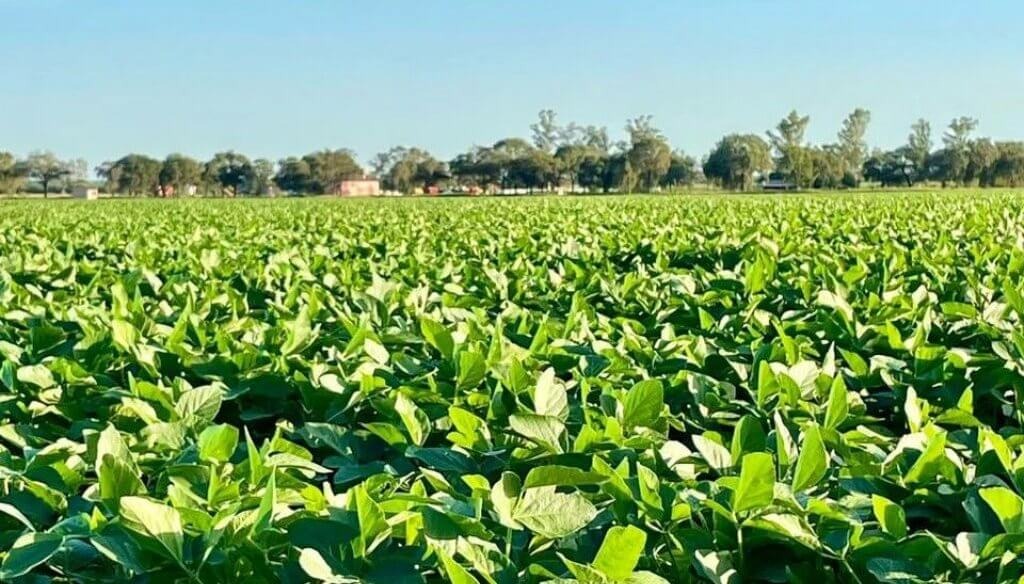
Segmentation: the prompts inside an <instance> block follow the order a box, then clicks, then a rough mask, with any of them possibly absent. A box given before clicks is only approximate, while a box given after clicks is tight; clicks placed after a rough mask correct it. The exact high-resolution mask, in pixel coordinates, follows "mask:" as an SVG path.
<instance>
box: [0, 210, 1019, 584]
mask: <svg viewBox="0 0 1024 584" xmlns="http://www.w3.org/2000/svg"><path fill="white" fill-rule="evenodd" d="M0 206H2V207H3V209H2V210H3V213H0V225H2V226H3V229H2V230H0V233H3V234H4V236H3V238H2V239H0V252H2V253H0V385H2V386H3V387H4V390H5V392H6V393H5V394H4V399H3V400H2V403H3V404H4V405H3V408H2V409H0V445H2V447H0V474H2V476H3V481H2V482H0V535H2V537H0V579H3V580H4V581H11V580H15V581H16V579H18V578H22V579H23V581H26V582H46V581H76V582H77V581H81V582H99V581H140V582H144V581H154V582H155V581H159V582H183V583H184V582H206V583H213V582H238V581H247V582H253V583H258V582H279V581H283V582H317V581H318V582H368V583H382V582H386V583H387V584H398V583H401V582H465V583H474V582H476V583H484V582H491V583H498V584H504V583H509V584H511V583H517V582H534V583H540V582H553V583H554V582H580V583H583V582H588V583H612V582H632V583H656V582H662V583H664V582H704V581H710V582H740V581H746V582H780V581H799V582H808V581H814V582H821V583H827V582H861V583H874V582H933V581H947V582H954V581H960V582H979V583H990V582H991V583H996V582H1000V583H1001V582H1015V581H1017V579H1018V578H1019V577H1020V576H1021V575H1022V573H1024V561H1022V560H1021V557H1022V555H1021V551H1022V549H1024V539H1022V534H1024V523H1022V520H1021V517H1022V509H1024V499H1022V497H1021V496H1022V492H1024V484H1022V477H1024V473H1022V470H1021V469H1022V468H1024V429H1022V420H1021V411H1022V409H1021V406H1022V405H1024V404H1022V403H1021V400H1022V396H1024V392H1022V388H1024V376H1022V375H1024V368H1022V363H1024V340H1022V338H1021V336H1020V328H1021V318H1022V317H1024V299H1022V293H1021V281H1022V280H1021V279H1022V277H1024V254H1022V252H1021V251H1020V249H1019V246H1018V245H1017V238H1018V237H1019V235H1018V234H1019V233H1020V229H1021V226H1022V225H1024V199H1022V198H1021V197H1020V196H1019V195H1012V194H1007V193H993V194H982V193H980V192H976V193H968V194H958V195H920V194H918V195H911V194H898V195H881V196H851V197H846V198H843V199H835V198H820V197H802V196H796V197H793V196H789V197H759V198H737V199H729V198H722V197H715V198H700V197H687V198H640V197H608V198H602V199H589V200H583V199H577V198H571V199H565V198H562V199H550V198H546V199H536V200H515V201H509V200H501V199H482V200H472V199H461V200H424V201H390V200H376V201H339V200H336V201H315V202H314V201H302V200H278V201H255V200H253V201H194V200H185V201H167V202H162V203H155V202H153V203H147V202H127V201H102V202H99V203H96V202H91V203H86V202H72V203H66V204H61V205H60V206H57V205H54V204H47V203H45V202H42V201H19V202H10V201H8V202H4V203H2V204H0ZM183 218H187V221H183V220H182V219H183Z"/></svg>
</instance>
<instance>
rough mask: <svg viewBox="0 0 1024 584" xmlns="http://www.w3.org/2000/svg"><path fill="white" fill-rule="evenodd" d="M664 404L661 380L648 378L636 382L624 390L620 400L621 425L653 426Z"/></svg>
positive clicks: (633, 426)
mask: <svg viewBox="0 0 1024 584" xmlns="http://www.w3.org/2000/svg"><path fill="white" fill-rule="evenodd" d="M664 406H665V391H664V389H663V388H662V386H661V382H660V381H658V380H656V379H648V380H645V381H641V382H640V383H637V384H636V385H634V386H633V387H632V389H630V390H629V391H627V392H626V395H625V396H624V397H623V400H622V425H623V426H625V427H626V428H635V427H637V426H645V427H648V428H651V427H654V425H655V424H656V423H657V422H658V418H659V417H661V410H662V408H664Z"/></svg>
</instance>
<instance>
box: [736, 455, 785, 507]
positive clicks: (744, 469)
mask: <svg viewBox="0 0 1024 584" xmlns="http://www.w3.org/2000/svg"><path fill="white" fill-rule="evenodd" d="M774 493H775V463H774V461H773V460H772V457H771V455H770V454H767V453H764V452H753V453H751V454H748V455H746V456H744V457H743V460H742V461H741V463H740V481H739V484H738V485H737V486H736V490H735V491H734V492H733V496H732V511H733V513H743V512H744V511H752V510H757V509H761V508H763V507H767V506H768V505H771V503H772V499H773V496H774Z"/></svg>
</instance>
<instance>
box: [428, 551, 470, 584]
mask: <svg viewBox="0 0 1024 584" xmlns="http://www.w3.org/2000/svg"><path fill="white" fill-rule="evenodd" d="M438 556H439V557H440V558H441V564H442V565H443V566H444V571H445V574H446V575H447V576H448V580H447V581H448V582H451V583H452V584H480V581H479V580H477V579H476V577H475V576H473V574H470V573H469V570H467V569H465V568H463V567H462V566H461V565H459V563H458V562H456V561H455V560H453V559H452V558H451V556H449V555H448V554H446V553H444V552H438Z"/></svg>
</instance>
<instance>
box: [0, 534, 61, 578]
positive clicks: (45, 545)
mask: <svg viewBox="0 0 1024 584" xmlns="http://www.w3.org/2000/svg"><path fill="white" fill-rule="evenodd" d="M63 545H64V536H62V535H58V534H56V533H26V534H25V535H22V536H21V537H19V538H18V539H16V540H15V541H14V545H12V546H11V549H10V550H9V551H8V552H7V555H6V556H5V557H4V561H3V564H0V579H2V580H4V581H8V580H11V579H13V578H17V577H18V576H24V575H25V574H28V573H29V572H31V571H32V569H33V568H35V567H36V566H38V565H40V564H42V563H44V562H46V561H47V560H49V559H50V558H51V557H53V555H54V554H56V553H57V551H58V550H60V548H61V546H63Z"/></svg>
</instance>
